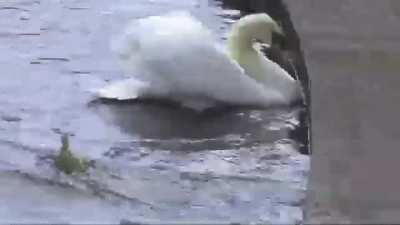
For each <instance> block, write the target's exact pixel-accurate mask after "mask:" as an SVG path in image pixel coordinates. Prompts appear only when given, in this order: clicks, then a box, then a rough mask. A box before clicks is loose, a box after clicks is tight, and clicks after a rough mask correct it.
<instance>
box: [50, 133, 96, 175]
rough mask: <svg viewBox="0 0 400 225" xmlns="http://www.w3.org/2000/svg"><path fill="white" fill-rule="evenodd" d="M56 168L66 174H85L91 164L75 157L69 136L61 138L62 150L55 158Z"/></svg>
mask: <svg viewBox="0 0 400 225" xmlns="http://www.w3.org/2000/svg"><path fill="white" fill-rule="evenodd" d="M55 166H56V167H57V169H59V170H60V171H63V172H64V173H66V174H72V173H84V172H86V171H87V169H88V168H89V162H88V161H87V160H85V159H80V158H78V157H76V156H74V155H73V154H72V152H71V149H70V147H69V137H68V135H67V134H64V135H62V136H61V149H60V153H59V155H58V156H57V157H56V158H55Z"/></svg>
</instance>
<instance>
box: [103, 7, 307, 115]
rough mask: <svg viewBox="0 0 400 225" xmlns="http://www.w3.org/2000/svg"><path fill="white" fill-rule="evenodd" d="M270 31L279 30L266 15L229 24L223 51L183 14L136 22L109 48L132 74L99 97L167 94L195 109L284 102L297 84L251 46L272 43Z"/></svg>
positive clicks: (295, 94) (290, 98) (294, 94)
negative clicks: (225, 45) (230, 26)
mask: <svg viewBox="0 0 400 225" xmlns="http://www.w3.org/2000/svg"><path fill="white" fill-rule="evenodd" d="M273 31H275V32H279V33H282V31H281V29H280V27H279V26H278V25H277V24H276V23H275V21H274V20H273V19H272V18H271V17H269V16H268V15H267V14H254V15H249V16H245V17H243V18H242V19H240V20H239V21H238V22H237V23H236V24H235V25H234V26H233V28H232V31H231V34H230V37H229V39H228V52H227V51H225V49H223V48H221V46H219V45H218V44H217V42H216V39H215V38H214V37H213V35H212V34H211V32H210V31H209V30H208V29H207V28H205V27H204V26H203V25H202V24H201V23H200V22H199V21H197V20H196V19H194V18H193V17H192V16H191V15H190V14H188V13H186V12H173V13H169V14H167V15H164V16H152V17H148V18H144V19H139V20H135V21H133V22H132V23H131V24H130V25H129V26H128V27H127V29H126V31H125V33H124V34H123V35H122V37H121V38H120V39H119V40H118V41H117V42H116V43H117V44H116V45H115V46H114V49H115V50H116V51H117V53H118V54H119V56H120V59H121V62H122V65H123V67H124V68H125V70H126V72H127V73H128V74H129V75H132V76H133V77H132V78H130V79H127V80H122V81H118V82H116V83H112V84H111V85H109V86H106V87H104V88H102V89H100V90H99V91H98V96H99V97H101V98H112V99H119V100H126V99H135V98H169V99H172V100H175V101H178V102H180V103H181V104H182V105H184V106H187V107H191V108H195V109H199V110H202V109H204V108H208V107H211V106H213V105H214V104H215V103H217V102H225V103H229V104H250V105H261V106H270V105H274V104H287V103H289V102H291V101H293V100H294V99H296V98H298V97H299V96H300V92H299V90H300V89H299V87H298V83H297V82H296V81H295V80H294V79H292V78H291V76H290V75H289V74H288V73H287V72H286V71H285V70H284V69H282V68H281V67H280V66H279V65H277V64H276V63H274V62H272V61H271V60H269V59H267V58H265V57H264V56H263V54H262V53H261V52H260V51H259V50H258V49H257V48H256V47H255V46H254V43H255V42H254V40H259V41H262V42H264V43H266V44H271V35H272V34H271V33H272V32H273Z"/></svg>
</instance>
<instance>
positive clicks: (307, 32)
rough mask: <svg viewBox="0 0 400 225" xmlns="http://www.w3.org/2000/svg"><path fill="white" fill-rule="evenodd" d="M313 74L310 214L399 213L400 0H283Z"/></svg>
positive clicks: (347, 218)
mask: <svg viewBox="0 0 400 225" xmlns="http://www.w3.org/2000/svg"><path fill="white" fill-rule="evenodd" d="M285 2H286V3H287V4H288V7H289V10H290V12H291V16H292V21H293V22H294V24H295V27H296V29H297V31H298V32H299V35H300V38H301V40H302V48H303V50H304V53H305V58H306V61H307V66H308V71H309V76H310V79H311V118H312V132H311V133H312V150H313V157H312V160H311V161H312V162H311V178H310V182H309V199H308V206H307V209H306V216H307V218H308V222H312V223H320V222H329V223H332V222H333V223H338V222H352V223H398V222H399V221H400V180H399V179H398V176H397V171H398V169H399V165H398V164H399V162H400V151H399V144H400V127H399V123H398V115H399V114H400V106H399V104H398V102H399V97H400V91H399V86H400V76H399V75H400V74H399V71H400V42H399V40H400V32H399V28H398V24H399V22H400V1H395V0H394V1H390V0H381V1H376V0H351V1H350V0H342V1H317V0H302V1H295V0H286V1H285Z"/></svg>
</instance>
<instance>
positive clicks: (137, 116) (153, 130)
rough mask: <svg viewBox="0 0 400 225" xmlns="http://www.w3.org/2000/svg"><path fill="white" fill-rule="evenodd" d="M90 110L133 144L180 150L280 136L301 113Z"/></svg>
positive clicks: (130, 107)
mask: <svg viewBox="0 0 400 225" xmlns="http://www.w3.org/2000/svg"><path fill="white" fill-rule="evenodd" d="M91 108H92V109H93V110H94V111H95V112H96V113H98V114H99V115H100V116H101V117H102V118H104V119H105V120H106V121H107V122H108V123H110V124H113V125H117V126H118V127H119V128H120V129H121V130H122V131H123V132H125V133H127V134H129V135H130V136H132V137H136V139H138V140H136V141H135V142H136V143H137V144H139V143H140V144H142V145H153V148H156V149H157V148H160V149H168V150H185V151H197V150H218V149H234V148H241V147H247V148H250V147H252V146H258V145H260V144H265V143H273V142H275V141H278V140H280V139H285V138H287V136H288V133H289V131H291V130H293V129H295V128H296V127H297V126H298V120H297V117H298V114H299V112H300V111H301V110H300V109H275V110H251V109H240V108H236V109H235V108H226V109H215V110H213V111H208V112H203V113H199V112H196V111H192V110H190V109H185V108H181V107H179V106H176V105H171V104H168V103H158V102H136V103H122V104H121V103H117V102H114V103H108V104H105V103H99V102H97V103H94V104H91ZM178 142H181V143H180V144H177V143H178ZM169 144H170V145H171V146H169V147H168V145H169ZM157 145H158V146H157Z"/></svg>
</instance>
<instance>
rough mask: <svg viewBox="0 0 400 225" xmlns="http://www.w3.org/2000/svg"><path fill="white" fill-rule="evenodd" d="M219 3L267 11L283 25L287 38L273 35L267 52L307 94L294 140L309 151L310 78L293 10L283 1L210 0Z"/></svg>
mask: <svg viewBox="0 0 400 225" xmlns="http://www.w3.org/2000/svg"><path fill="white" fill-rule="evenodd" d="M210 1H212V2H219V3H220V4H221V7H222V8H225V9H236V10H240V11H241V16H244V15H247V14H251V13H261V12H266V13H268V14H269V15H270V16H271V17H272V18H274V19H275V20H276V21H277V22H278V23H279V24H280V25H281V26H282V28H283V31H284V33H285V38H283V39H282V38H280V37H278V36H273V46H272V48H271V49H270V50H269V51H268V52H266V55H267V56H268V58H270V59H271V60H273V61H275V62H276V63H278V64H279V65H281V67H282V68H284V69H285V70H286V71H288V72H289V74H291V75H292V76H293V77H294V78H296V79H298V80H300V82H301V84H302V86H303V89H304V93H305V103H306V107H304V110H302V111H301V112H300V115H299V118H300V127H299V128H297V129H295V130H293V131H291V132H290V136H291V138H293V139H294V140H297V141H298V142H300V143H303V144H304V145H303V147H301V148H300V152H301V153H303V154H310V153H311V149H310V142H311V139H310V135H309V132H310V128H311V121H310V117H311V116H310V112H311V110H310V105H311V104H310V100H311V99H310V80H309V76H308V72H307V67H306V63H305V60H304V56H303V52H302V50H301V46H300V39H299V36H298V34H297V32H296V30H295V28H294V26H293V23H292V21H291V18H290V13H289V11H288V9H287V7H286V5H285V4H284V3H283V2H282V0H210Z"/></svg>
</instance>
